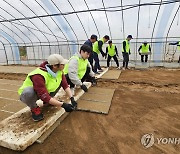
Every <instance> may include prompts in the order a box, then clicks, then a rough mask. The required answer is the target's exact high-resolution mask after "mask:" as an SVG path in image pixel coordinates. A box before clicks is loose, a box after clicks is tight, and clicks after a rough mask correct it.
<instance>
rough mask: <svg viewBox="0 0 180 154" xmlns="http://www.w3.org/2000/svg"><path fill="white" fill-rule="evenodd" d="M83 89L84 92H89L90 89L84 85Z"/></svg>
mask: <svg viewBox="0 0 180 154" xmlns="http://www.w3.org/2000/svg"><path fill="white" fill-rule="evenodd" d="M81 89H82V90H84V92H87V91H88V88H87V87H86V86H85V85H84V84H82V85H81Z"/></svg>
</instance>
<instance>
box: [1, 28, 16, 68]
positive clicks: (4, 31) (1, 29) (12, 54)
mask: <svg viewBox="0 0 180 154" xmlns="http://www.w3.org/2000/svg"><path fill="white" fill-rule="evenodd" d="M1 30H2V29H1ZM2 31H3V32H4V33H6V32H5V31H4V30H2ZM6 34H7V35H8V36H10V35H9V34H8V33H6ZM1 36H2V35H1ZM2 37H3V38H4V39H5V40H7V41H8V42H9V46H10V48H11V53H12V55H13V62H14V54H13V49H12V46H11V44H12V43H11V42H10V41H9V40H8V39H7V38H6V37H4V36H2ZM3 44H4V43H3ZM17 44H18V43H17ZM4 45H5V44H4ZM6 56H7V53H6ZM6 58H7V65H8V57H6ZM14 64H15V62H14Z"/></svg>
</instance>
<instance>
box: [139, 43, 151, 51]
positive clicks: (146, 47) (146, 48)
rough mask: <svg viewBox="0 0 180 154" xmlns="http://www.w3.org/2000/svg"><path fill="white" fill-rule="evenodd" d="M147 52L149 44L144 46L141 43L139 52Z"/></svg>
mask: <svg viewBox="0 0 180 154" xmlns="http://www.w3.org/2000/svg"><path fill="white" fill-rule="evenodd" d="M148 52H149V44H147V45H146V46H145V45H144V44H142V48H141V53H148Z"/></svg>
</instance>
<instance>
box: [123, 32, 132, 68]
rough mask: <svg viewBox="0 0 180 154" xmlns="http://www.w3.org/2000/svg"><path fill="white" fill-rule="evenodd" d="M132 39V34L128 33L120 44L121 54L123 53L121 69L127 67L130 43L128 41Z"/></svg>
mask: <svg viewBox="0 0 180 154" xmlns="http://www.w3.org/2000/svg"><path fill="white" fill-rule="evenodd" d="M131 39H133V38H132V35H128V36H127V38H126V40H125V41H123V46H122V55H123V68H122V69H123V70H125V69H129V68H128V62H129V55H130V54H131V52H130V44H129V41H130V40H131Z"/></svg>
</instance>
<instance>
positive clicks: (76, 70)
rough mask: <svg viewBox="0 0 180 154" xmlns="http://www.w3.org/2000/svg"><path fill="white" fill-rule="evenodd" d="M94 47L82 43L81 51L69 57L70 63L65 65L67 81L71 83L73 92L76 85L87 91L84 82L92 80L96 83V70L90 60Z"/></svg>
mask: <svg viewBox="0 0 180 154" xmlns="http://www.w3.org/2000/svg"><path fill="white" fill-rule="evenodd" d="M91 53H92V48H91V47H89V46H88V45H82V46H81V48H80V52H78V53H76V54H75V55H74V56H72V57H71V58H70V59H69V62H68V64H66V65H65V68H64V74H65V76H66V79H67V82H68V84H69V85H70V88H71V91H72V93H74V87H75V85H76V86H80V87H81V89H83V90H84V91H85V92H87V91H88V89H87V87H86V85H84V84H83V82H84V81H85V80H86V81H91V82H92V84H96V79H95V76H94V72H93V71H92V68H91V65H90V63H89V61H88V58H89V56H90V54H91Z"/></svg>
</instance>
